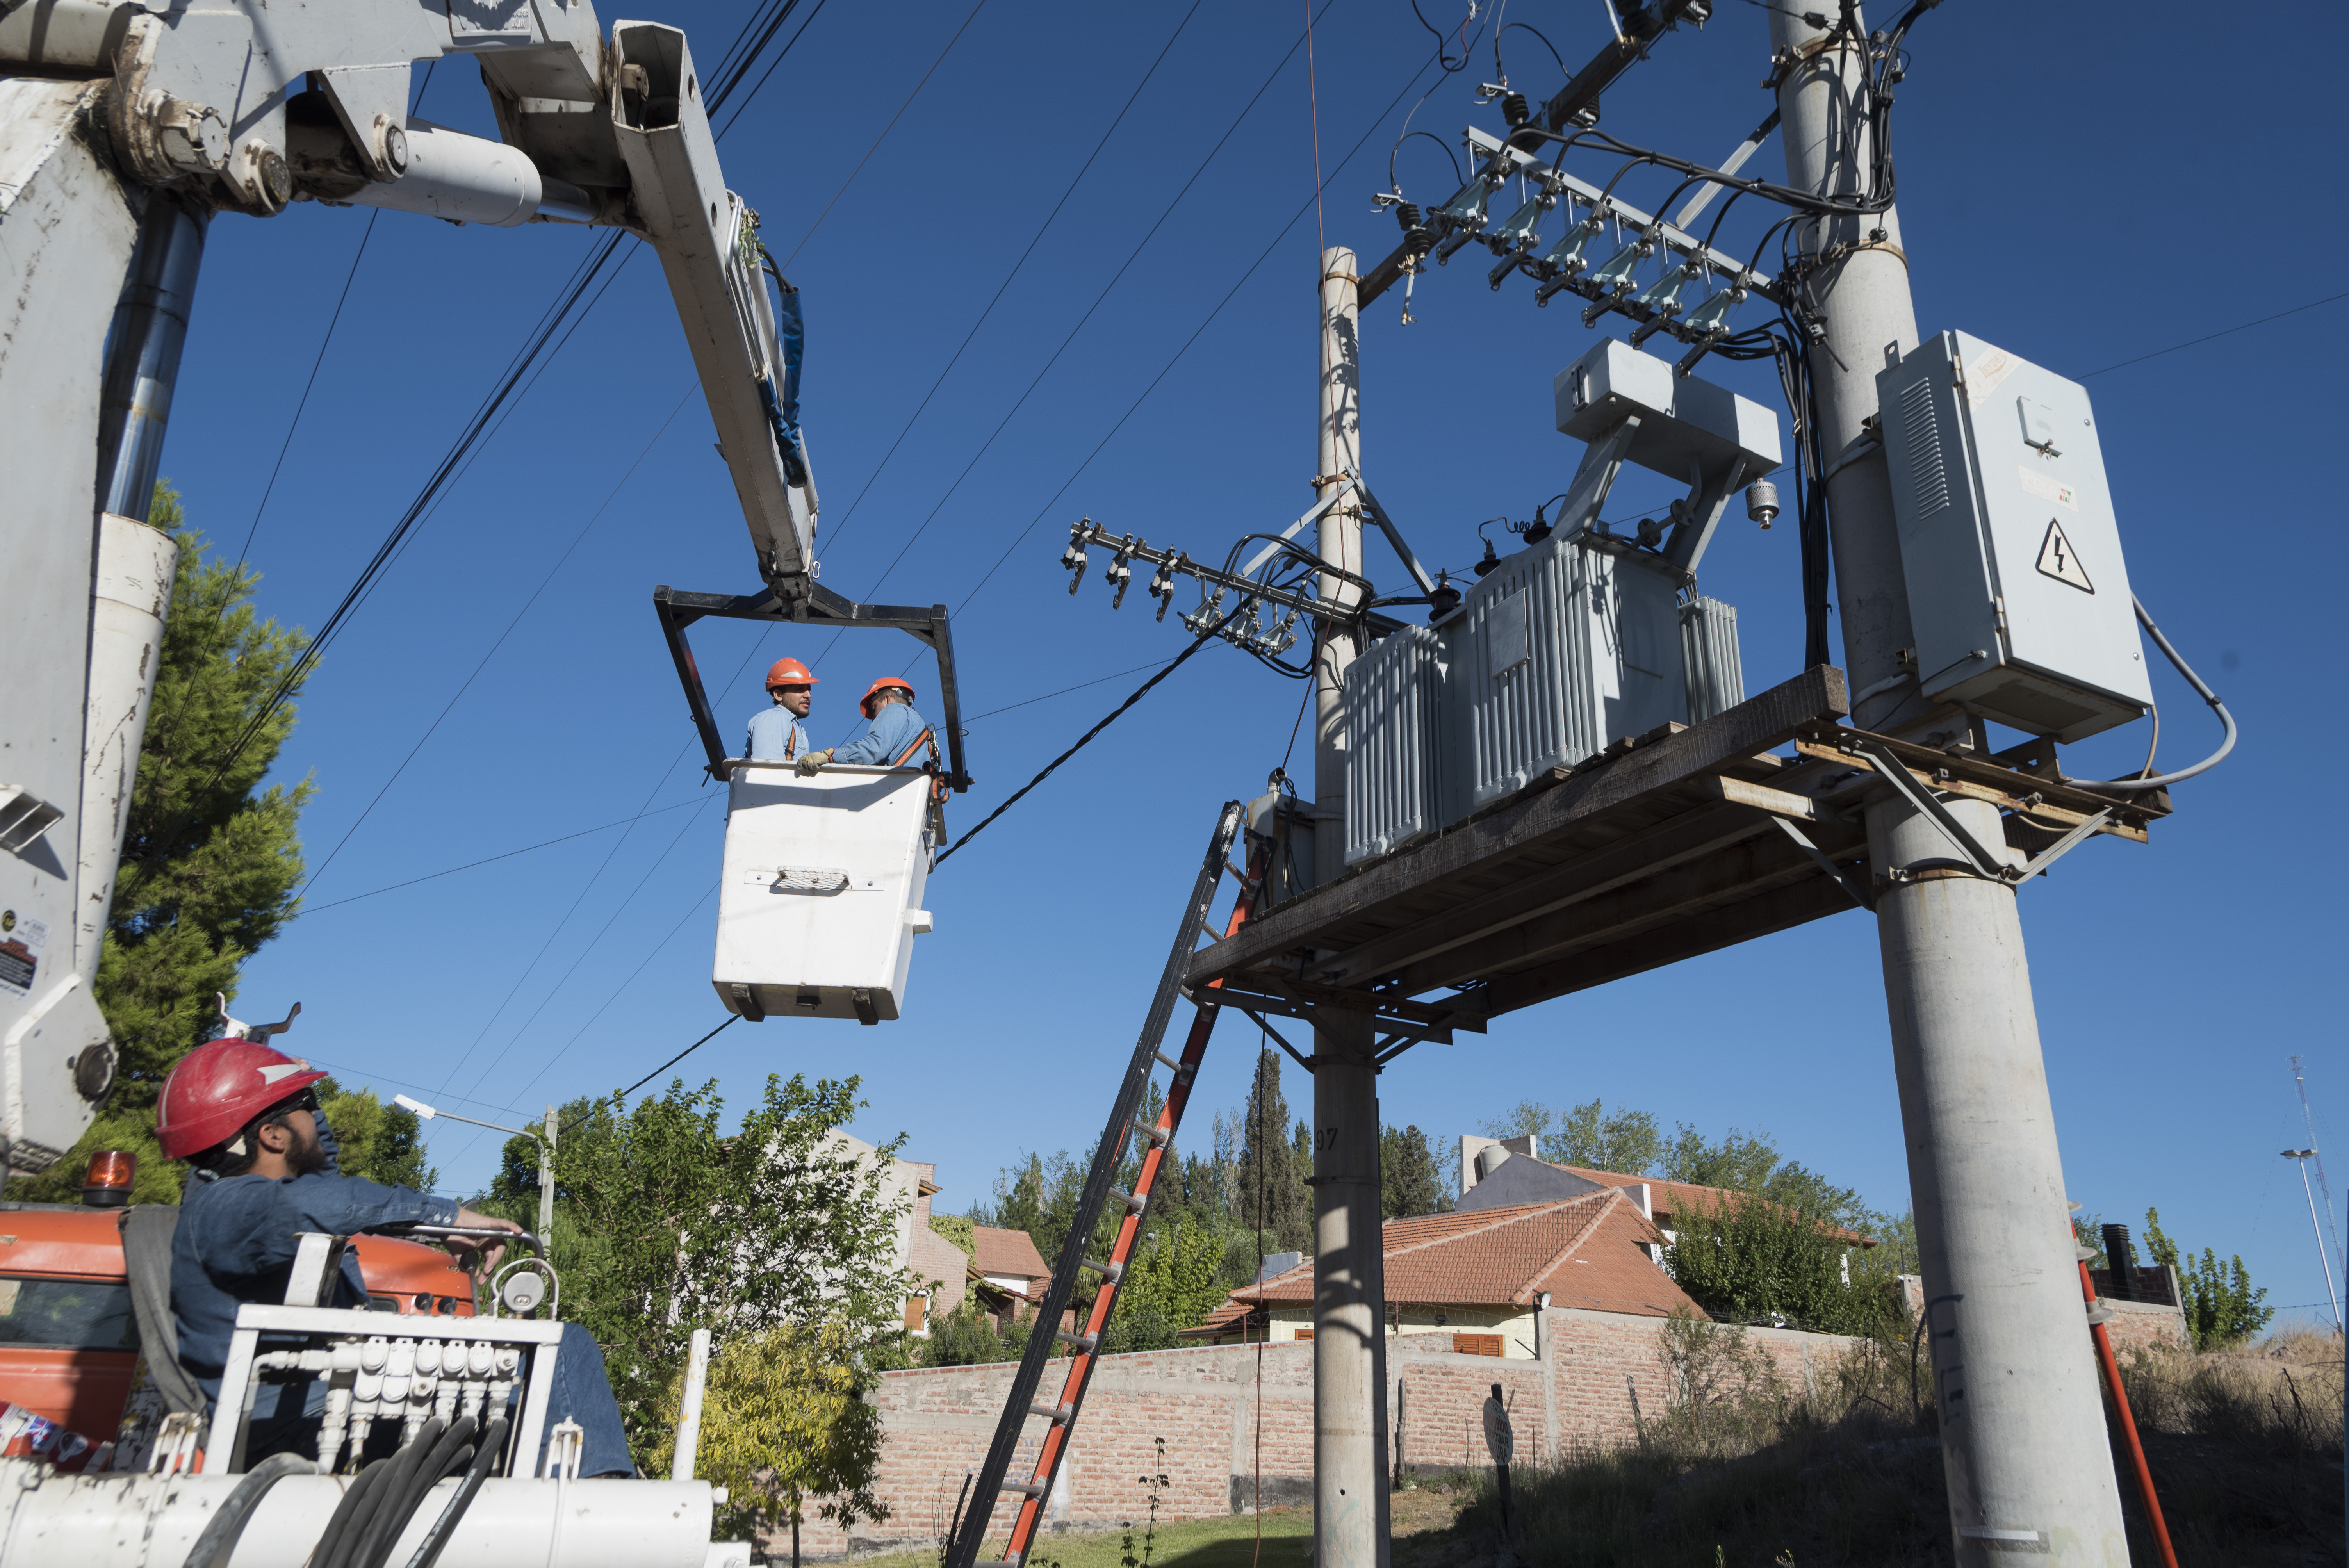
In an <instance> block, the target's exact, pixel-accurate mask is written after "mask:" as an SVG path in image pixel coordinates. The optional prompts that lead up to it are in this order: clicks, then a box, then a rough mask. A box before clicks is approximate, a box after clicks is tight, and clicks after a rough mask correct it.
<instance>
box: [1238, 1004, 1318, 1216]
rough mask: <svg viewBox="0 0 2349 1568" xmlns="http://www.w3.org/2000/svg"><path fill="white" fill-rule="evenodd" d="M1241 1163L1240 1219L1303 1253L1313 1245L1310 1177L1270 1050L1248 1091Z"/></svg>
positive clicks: (1260, 1054)
mask: <svg viewBox="0 0 2349 1568" xmlns="http://www.w3.org/2000/svg"><path fill="white" fill-rule="evenodd" d="M1240 1136H1241V1141H1240V1160H1239V1201H1240V1219H1241V1222H1242V1223H1243V1224H1247V1225H1251V1226H1254V1225H1257V1215H1258V1212H1259V1210H1260V1211H1261V1212H1262V1216H1263V1221H1262V1224H1261V1226H1260V1227H1258V1228H1260V1229H1263V1230H1266V1231H1269V1232H1270V1233H1272V1234H1273V1235H1274V1236H1275V1237H1276V1238H1277V1239H1278V1242H1279V1244H1280V1248H1281V1250H1283V1251H1297V1252H1302V1251H1304V1250H1306V1249H1307V1248H1309V1247H1310V1246H1311V1245H1312V1236H1313V1218H1312V1216H1313V1206H1312V1204H1311V1202H1309V1201H1308V1198H1307V1194H1306V1187H1305V1180H1304V1178H1305V1172H1304V1171H1300V1170H1299V1169H1298V1163H1297V1148H1296V1145H1295V1144H1293V1143H1292V1142H1290V1141H1289V1121H1288V1100H1287V1099H1284V1098H1282V1096H1281V1092H1280V1058H1279V1057H1278V1056H1275V1055H1274V1054H1273V1052H1272V1050H1271V1048H1270V1047H1265V1048H1264V1049H1262V1050H1259V1051H1258V1052H1257V1058H1256V1079H1255V1081H1254V1082H1253V1083H1251V1084H1250V1085H1249V1086H1248V1098H1247V1111H1246V1112H1245V1113H1244V1119H1243V1125H1242V1128H1241V1135H1240Z"/></svg>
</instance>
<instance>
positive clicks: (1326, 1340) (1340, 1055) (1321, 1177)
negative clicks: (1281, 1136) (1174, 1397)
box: [1313, 246, 1389, 1568]
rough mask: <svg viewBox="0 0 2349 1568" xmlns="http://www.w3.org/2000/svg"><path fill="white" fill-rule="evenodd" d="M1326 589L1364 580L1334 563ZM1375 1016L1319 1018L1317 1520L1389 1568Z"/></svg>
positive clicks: (1327, 391) (1325, 851) (1356, 393)
mask: <svg viewBox="0 0 2349 1568" xmlns="http://www.w3.org/2000/svg"><path fill="white" fill-rule="evenodd" d="M1358 282H1359V280H1358V279H1357V278H1356V276H1355V271H1354V253H1353V252H1351V251H1350V250H1347V249H1345V248H1344V247H1342V246H1334V247H1332V248H1331V249H1330V250H1327V251H1324V252H1322V253H1321V290H1320V293H1321V406H1320V443H1319V452H1318V454H1317V456H1316V461H1317V462H1318V464H1319V467H1317V468H1316V469H1314V473H1315V475H1316V478H1315V480H1314V489H1315V491H1316V492H1317V493H1318V494H1321V495H1327V494H1328V493H1329V492H1330V489H1331V488H1332V487H1334V486H1336V485H1338V484H1340V483H1341V482H1343V480H1342V472H1341V470H1343V469H1354V470H1355V472H1357V473H1360V472H1361V336H1360V334H1359V332H1358V331H1357V325H1358V323H1357V320H1356V304H1355V294H1356V288H1357V285H1358ZM1320 529H1321V531H1320V535H1319V553H1320V557H1321V559H1322V560H1323V561H1325V562H1330V564H1332V565H1336V566H1340V567H1343V568H1344V569H1345V570H1347V571H1349V572H1351V573H1354V574H1355V575H1356V576H1361V574H1362V513H1361V508H1360V507H1359V506H1357V505H1356V504H1354V502H1353V501H1352V500H1350V499H1349V500H1342V501H1340V502H1339V503H1338V504H1337V505H1336V506H1333V507H1331V508H1330V510H1329V511H1326V512H1324V513H1323V514H1322V516H1321V524H1320ZM1319 592H1320V594H1321V596H1322V597H1323V598H1324V599H1325V600H1330V601H1334V602H1336V603H1341V604H1349V603H1353V602H1354V601H1355V600H1356V599H1358V598H1359V597H1360V596H1361V595H1360V593H1359V591H1358V590H1357V589H1355V588H1354V586H1353V585H1352V584H1351V583H1347V582H1346V581H1345V580H1344V579H1342V578H1340V577H1337V576H1335V575H1333V574H1331V573H1322V574H1321V576H1320V579H1319ZM1355 651H1356V650H1355V647H1354V641H1353V637H1352V635H1351V634H1327V633H1325V634H1323V635H1322V637H1321V641H1320V645H1319V647H1318V648H1317V649H1315V651H1314V659H1313V806H1314V823H1313V870H1314V876H1315V878H1316V880H1317V881H1321V882H1327V881H1328V880H1330V878H1331V877H1333V876H1335V875H1336V874H1337V873H1338V872H1339V871H1340V869H1341V868H1342V867H1343V866H1344V865H1345V863H1346V715H1345V707H1344V703H1343V701H1342V696H1341V694H1342V691H1343V688H1344V685H1345V679H1346V667H1347V666H1348V665H1350V664H1352V663H1353V661H1354V654H1355ZM1374 1055H1375V1052H1374V1049H1373V1036H1372V1034H1371V1020H1370V1016H1369V1015H1368V1014H1366V1013H1346V1012H1340V1011H1339V1010H1337V1009H1335V1008H1325V1009H1323V1010H1322V1013H1321V1018H1320V1021H1319V1023H1317V1024H1316V1025H1315V1026H1314V1029H1313V1063H1314V1067H1313V1183H1314V1185H1313V1527H1314V1537H1315V1548H1314V1558H1313V1560H1314V1562H1315V1563H1316V1564H1318V1565H1319V1568H1385V1565H1386V1563H1387V1553H1388V1541H1387V1537H1388V1533H1389V1531H1388V1516H1387V1508H1388V1500H1387V1486H1386V1480H1387V1467H1386V1460H1387V1453H1386V1345H1385V1342H1384V1339H1383V1336H1382V1335H1381V1326H1382V1322H1383V1319H1384V1318H1385V1316H1386V1280H1385V1266H1384V1264H1385V1260H1384V1254H1383V1251H1382V1248H1381V1225H1382V1224H1383V1222H1384V1211H1383V1206H1382V1204H1381V1202H1380V1191H1379V1093H1378V1068H1376V1067H1375V1066H1374V1065H1373V1063H1372V1057H1373V1056H1374Z"/></svg>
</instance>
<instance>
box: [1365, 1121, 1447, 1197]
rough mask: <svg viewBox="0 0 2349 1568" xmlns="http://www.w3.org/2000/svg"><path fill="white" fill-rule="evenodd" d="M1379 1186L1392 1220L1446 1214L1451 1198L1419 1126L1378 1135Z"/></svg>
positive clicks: (1383, 1131)
mask: <svg viewBox="0 0 2349 1568" xmlns="http://www.w3.org/2000/svg"><path fill="white" fill-rule="evenodd" d="M1379 1186H1380V1189H1381V1201H1382V1202H1383V1204H1384V1207H1385V1211H1386V1217H1387V1218H1388V1219H1390V1220H1407V1219H1410V1218H1411V1217H1413V1215H1416V1214H1442V1213H1447V1212H1450V1211H1451V1208H1452V1195H1451V1194H1450V1193H1449V1192H1446V1191H1444V1182H1443V1181H1442V1179H1441V1178H1439V1177H1438V1176H1437V1175H1436V1173H1435V1155H1434V1153H1433V1151H1432V1150H1430V1149H1429V1148H1428V1147H1427V1134H1425V1133H1424V1132H1422V1131H1421V1130H1419V1129H1418V1128H1417V1127H1415V1126H1413V1127H1390V1128H1387V1129H1385V1130H1382V1131H1381V1132H1380V1134H1379Z"/></svg>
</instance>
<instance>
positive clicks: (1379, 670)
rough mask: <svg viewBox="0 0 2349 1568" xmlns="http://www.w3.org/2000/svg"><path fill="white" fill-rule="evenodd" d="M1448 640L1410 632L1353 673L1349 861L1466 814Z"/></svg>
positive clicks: (1369, 654) (1349, 684)
mask: <svg viewBox="0 0 2349 1568" xmlns="http://www.w3.org/2000/svg"><path fill="white" fill-rule="evenodd" d="M1446 644H1447V640H1446V638H1445V636H1444V633H1443V632H1441V631H1439V630H1437V629H1435V628H1434V627H1432V626H1405V627H1403V628H1402V630H1401V631H1399V632H1396V633H1394V634H1392V635H1389V636H1385V637H1381V638H1380V639H1379V640H1378V641H1377V642H1375V643H1372V644H1371V645H1370V646H1369V647H1368V648H1365V649H1364V650H1363V651H1362V656H1361V658H1359V659H1356V660H1355V661H1354V662H1353V664H1352V665H1350V666H1349V667H1348V668H1347V671H1346V690H1345V701H1346V863H1347V864H1348V865H1352V864H1353V863H1354V862H1355V861H1366V860H1369V859H1371V857H1372V856H1374V855H1382V854H1385V853H1386V852H1387V851H1389V850H1392V849H1395V848H1397V847H1399V846H1401V845H1403V844H1407V843H1409V842H1411V841H1413V839H1416V838H1419V837H1421V836H1423V835H1424V834H1427V833H1432V832H1433V831H1435V830H1437V829H1438V828H1441V827H1444V826H1445V825H1446V824H1447V823H1450V822H1453V821H1455V820H1458V819H1459V818H1460V817H1462V816H1463V815H1464V814H1465V812H1466V807H1465V805H1464V800H1463V790H1462V788H1461V769H1460V766H1459V761H1460V748H1459V747H1458V746H1457V744H1456V743H1455V742H1454V736H1453V730H1454V724H1453V716H1452V713H1451V710H1450V707H1449V706H1448V704H1447V702H1446V697H1447V696H1448V690H1447V685H1446V676H1448V674H1449V673H1450V672H1449V660H1450V657H1451V650H1450V648H1449V647H1448V646H1447V645H1446Z"/></svg>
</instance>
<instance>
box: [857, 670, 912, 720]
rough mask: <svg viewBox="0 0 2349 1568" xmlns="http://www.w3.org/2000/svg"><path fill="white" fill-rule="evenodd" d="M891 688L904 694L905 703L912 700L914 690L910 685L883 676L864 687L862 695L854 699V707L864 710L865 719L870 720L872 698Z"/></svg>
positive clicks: (894, 677)
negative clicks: (893, 687)
mask: <svg viewBox="0 0 2349 1568" xmlns="http://www.w3.org/2000/svg"><path fill="white" fill-rule="evenodd" d="M891 686H895V687H896V688H897V689H898V690H899V691H902V692H904V693H905V700H906V701H907V702H911V701H913V700H914V688H913V687H912V686H910V685H908V684H907V683H905V682H904V681H901V680H899V679H898V678H897V677H896V676H882V677H881V678H880V679H879V680H877V681H874V683H873V684H872V685H871V686H866V687H865V688H864V696H861V697H858V698H857V699H856V706H857V707H861V708H863V709H864V717H867V718H871V717H873V698H874V696H876V695H877V694H879V693H881V692H884V691H886V690H888V689H889V688H890V687H891Z"/></svg>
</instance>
